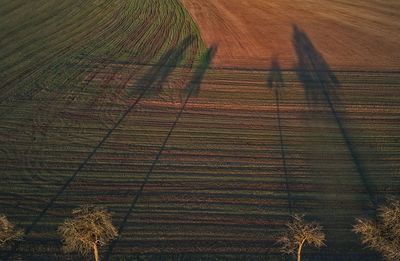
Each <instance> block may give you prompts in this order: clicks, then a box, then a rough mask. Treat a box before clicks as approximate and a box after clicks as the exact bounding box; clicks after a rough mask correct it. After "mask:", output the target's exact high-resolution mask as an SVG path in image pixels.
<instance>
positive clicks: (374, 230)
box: [353, 200, 400, 260]
mask: <svg viewBox="0 0 400 261" xmlns="http://www.w3.org/2000/svg"><path fill="white" fill-rule="evenodd" d="M353 231H354V232H355V233H357V234H360V235H361V240H362V243H363V244H364V245H367V246H368V247H369V248H371V249H373V250H375V251H377V252H379V253H380V254H382V255H383V256H384V257H385V258H386V259H387V260H400V201H398V200H397V201H395V200H390V201H389V202H388V204H386V205H384V206H381V207H379V208H378V215H377V218H376V219H374V220H372V219H357V224H356V225H354V227H353Z"/></svg>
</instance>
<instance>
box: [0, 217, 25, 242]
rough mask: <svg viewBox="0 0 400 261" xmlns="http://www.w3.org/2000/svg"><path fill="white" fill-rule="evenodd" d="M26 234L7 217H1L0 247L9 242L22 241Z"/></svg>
mask: <svg viewBox="0 0 400 261" xmlns="http://www.w3.org/2000/svg"><path fill="white" fill-rule="evenodd" d="M23 235H24V232H23V231H22V230H20V229H16V228H15V225H14V224H13V223H11V222H10V221H9V220H8V219H7V217H6V216H4V215H0V246H4V245H5V244H7V243H8V242H11V241H14V240H21V239H22V237H23Z"/></svg>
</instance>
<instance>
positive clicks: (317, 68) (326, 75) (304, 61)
mask: <svg viewBox="0 0 400 261" xmlns="http://www.w3.org/2000/svg"><path fill="white" fill-rule="evenodd" d="M292 41H293V45H294V48H295V51H296V54H297V58H298V68H297V73H298V77H299V79H300V81H301V82H302V83H303V86H304V90H305V95H306V99H307V103H308V105H309V106H313V107H318V106H319V105H323V104H327V105H328V107H329V109H330V111H331V113H332V115H333V117H334V119H335V122H336V124H337V126H338V128H339V130H340V133H341V136H342V138H343V140H344V142H345V144H346V147H347V149H348V151H349V154H350V156H351V159H352V161H353V163H354V166H355V168H356V170H357V172H358V174H359V176H360V179H361V181H362V184H363V186H364V188H365V190H366V192H367V194H368V196H369V199H370V201H371V203H372V204H373V205H374V206H376V204H377V202H376V197H375V196H374V192H373V189H372V188H371V182H370V181H369V179H368V177H367V175H366V171H365V169H364V167H363V164H362V161H361V159H360V157H359V156H358V153H357V151H356V148H355V146H354V144H353V142H352V140H351V138H350V136H349V134H348V132H347V130H346V128H345V126H344V124H343V115H342V114H341V113H340V112H339V111H338V110H337V109H336V108H337V106H339V105H340V100H339V97H338V95H337V89H338V88H339V87H340V82H339V80H338V79H337V77H336V76H335V74H334V73H333V72H332V71H331V69H330V67H329V65H328V63H327V62H326V61H325V59H324V58H323V56H322V54H321V53H320V52H319V51H318V50H317V49H316V48H315V46H314V45H313V43H312V41H311V40H310V38H309V37H308V35H307V34H306V33H305V32H304V31H302V30H301V29H300V28H299V27H298V26H297V25H293V39H292Z"/></svg>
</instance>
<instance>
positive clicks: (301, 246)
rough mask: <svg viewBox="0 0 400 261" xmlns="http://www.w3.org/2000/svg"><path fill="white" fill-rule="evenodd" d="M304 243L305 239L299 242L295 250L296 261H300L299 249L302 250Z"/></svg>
mask: <svg viewBox="0 0 400 261" xmlns="http://www.w3.org/2000/svg"><path fill="white" fill-rule="evenodd" d="M305 241H306V239H303V241H301V243H300V245H299V248H298V249H297V261H301V249H302V248H303V244H304V242H305Z"/></svg>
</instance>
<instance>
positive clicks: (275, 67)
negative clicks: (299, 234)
mask: <svg viewBox="0 0 400 261" xmlns="http://www.w3.org/2000/svg"><path fill="white" fill-rule="evenodd" d="M267 82H268V87H269V88H271V89H272V90H273V91H274V93H275V105H276V116H277V121H278V131H279V144H280V149H281V156H282V165H283V174H284V178H285V186H286V192H287V200H288V206H289V214H290V216H292V215H293V206H292V203H293V202H292V200H293V199H292V194H291V191H290V186H289V173H288V169H287V158H286V152H285V147H284V140H283V132H282V118H281V109H280V100H281V92H282V90H283V88H284V87H285V83H284V80H283V77H282V71H281V67H280V65H279V61H278V59H277V57H273V58H272V62H271V71H270V74H269V76H268V79H267Z"/></svg>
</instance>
